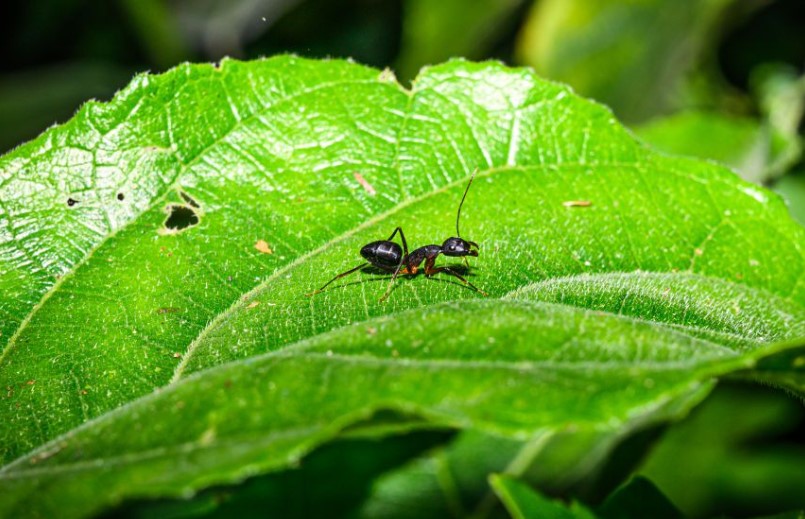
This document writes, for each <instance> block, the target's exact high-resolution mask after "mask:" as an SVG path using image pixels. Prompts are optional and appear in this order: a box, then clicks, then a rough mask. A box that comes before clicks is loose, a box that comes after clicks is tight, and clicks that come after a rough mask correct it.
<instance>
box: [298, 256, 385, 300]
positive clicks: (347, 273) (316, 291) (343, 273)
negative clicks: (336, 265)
mask: <svg viewBox="0 0 805 519" xmlns="http://www.w3.org/2000/svg"><path fill="white" fill-rule="evenodd" d="M368 264H369V263H367V262H364V263H361V264H360V265H358V266H357V267H355V268H352V269H349V270H347V271H346V272H342V273H340V274H339V275H337V276H336V277H334V278H333V279H331V280H330V281H328V282H327V283H325V284H323V285H322V286H321V288H320V289H318V290H314V291H313V292H310V293H309V294H305V295H306V296H308V297H311V296H315V295H316V294H318V293H319V292H321V291H322V290H324V289H325V288H326V287H327V285H329V284H330V283H332V282H333V281H335V280H336V279H340V278H342V277H344V276H348V275H350V274H352V273H353V272H355V271H356V270H360V269H362V268H363V267H365V266H366V265H368Z"/></svg>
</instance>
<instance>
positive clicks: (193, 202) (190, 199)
mask: <svg viewBox="0 0 805 519" xmlns="http://www.w3.org/2000/svg"><path fill="white" fill-rule="evenodd" d="M179 196H181V197H182V200H184V201H185V202H187V204H188V205H190V206H192V207H195V208H196V209H198V208H200V207H201V206H200V205H198V202H196V200H195V199H194V198H193V197H192V196H190V195H188V194H187V193H185V192H184V191H179Z"/></svg>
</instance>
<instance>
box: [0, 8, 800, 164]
mask: <svg viewBox="0 0 805 519" xmlns="http://www.w3.org/2000/svg"><path fill="white" fill-rule="evenodd" d="M540 3H541V2H540V1H539V0H537V1H536V2H534V1H529V0H493V1H489V0H476V1H472V0H470V1H466V0H465V1H457V0H444V1H442V0H440V1H430V0H344V1H338V2H336V1H328V0H234V1H224V0H116V1H89V0H38V1H35V2H29V1H11V2H4V3H3V4H4V5H3V7H0V24H1V25H2V28H1V30H0V48H2V49H3V66H2V72H0V122H1V123H2V124H0V152H2V151H6V150H8V149H10V148H12V147H14V146H16V145H18V144H20V143H22V142H24V141H26V140H29V139H31V138H33V137H35V136H36V135H37V134H39V133H40V132H41V131H42V130H43V129H45V128H46V127H48V126H50V125H51V124H53V123H56V122H63V121H65V120H66V119H68V118H69V117H70V116H71V115H72V114H73V113H74V112H75V110H76V109H77V108H78V107H79V106H80V104H81V103H82V102H84V101H86V100H87V99H90V98H96V99H99V100H106V99H109V98H110V97H111V96H112V95H113V94H114V92H115V91H117V90H118V89H120V88H121V87H122V86H124V85H125V84H126V83H127V82H128V81H129V80H130V78H131V76H132V75H133V74H134V73H136V72H142V71H151V72H161V71H164V70H166V69H168V68H170V67H172V66H174V65H176V64H177V63H180V62H182V61H193V62H201V61H217V60H219V59H221V58H222V57H224V56H233V57H237V58H241V59H250V58H257V57H260V56H268V55H272V54H277V53H283V52H292V53H296V54H300V55H303V56H311V57H328V56H331V57H352V58H353V59H355V60H356V61H358V62H361V63H365V64H368V65H373V66H376V67H391V68H392V69H393V70H395V72H396V73H397V75H398V77H399V78H400V80H402V81H403V82H407V81H410V79H411V78H412V77H413V76H414V75H415V74H416V71H417V70H418V69H419V68H420V67H421V66H423V65H426V64H428V63H436V62H439V61H443V60H445V59H447V58H449V57H451V56H464V57H468V58H471V59H485V58H495V59H500V60H502V61H504V62H506V63H508V64H513V65H522V64H529V65H533V66H535V67H536V68H537V70H538V71H540V72H541V73H543V74H545V75H548V76H553V77H555V78H556V79H559V80H564V81H566V82H570V83H571V84H572V85H573V86H574V87H576V88H577V90H579V91H580V93H582V94H584V95H588V96H591V97H598V98H600V100H602V101H604V102H607V104H610V106H613V108H614V109H615V110H616V113H618V114H619V115H620V116H621V117H622V118H623V119H625V120H626V122H640V121H642V120H645V119H648V118H650V117H651V116H654V115H657V114H662V113H667V112H668V111H669V109H673V108H683V107H684V106H682V105H684V104H688V105H704V106H715V107H717V108H718V109H719V110H724V111H727V112H730V113H738V114H748V115H757V114H758V113H759V110H758V106H757V103H756V101H755V100H754V99H753V97H752V92H751V84H750V82H751V81H750V78H751V76H752V74H753V72H754V71H755V70H756V69H757V68H758V66H759V65H762V64H764V63H786V64H789V65H790V66H791V67H792V68H793V70H795V71H796V72H797V73H799V74H801V73H802V72H803V65H804V64H805V36H803V34H805V2H802V1H800V0H778V1H758V0H739V1H734V2H730V1H721V2H718V4H720V5H723V6H726V7H718V8H713V9H711V10H710V11H709V12H701V11H706V10H703V9H700V8H699V7H697V6H695V2H690V1H685V0H679V1H673V2H672V1H667V0H666V1H658V0H655V1H654V2H648V4H653V7H651V6H650V8H649V9H648V10H647V9H645V8H641V9H642V12H641V14H640V16H642V17H643V20H640V19H637V18H636V19H635V20H634V25H635V26H637V25H638V24H645V20H646V19H649V20H651V19H652V18H654V19H655V21H656V23H659V24H664V26H667V27H669V30H670V31H671V32H670V34H669V37H668V38H665V40H666V41H662V42H660V43H659V46H664V47H665V48H660V49H659V51H658V49H657V47H658V45H657V44H654V43H652V42H643V43H642V45H643V47H644V48H643V49H639V50H638V52H645V53H647V54H649V56H648V57H650V58H651V59H650V60H649V61H650V62H652V63H655V64H656V63H662V62H664V61H666V62H671V60H674V59H677V60H678V59H679V58H678V57H675V56H674V52H675V47H676V48H679V47H681V46H684V45H687V44H688V43H689V41H690V40H691V39H694V38H696V37H698V36H696V35H695V34H690V33H687V32H685V29H686V27H689V26H690V25H691V24H692V23H696V20H697V19H704V18H706V17H709V18H715V20H710V21H706V22H703V23H706V24H707V25H708V27H706V28H705V30H704V31H705V32H706V33H707V34H705V35H704V37H703V38H704V39H706V42H705V43H703V44H701V45H698V47H699V48H697V49H695V50H694V51H693V52H692V54H693V55H692V56H688V57H687V58H686V59H687V61H686V62H685V64H684V66H683V68H684V69H685V70H684V71H683V74H684V75H685V76H687V77H692V76H697V75H698V76H699V77H701V76H702V75H703V76H704V77H705V80H704V81H703V83H705V84H709V86H707V87H705V88H702V90H706V89H707V88H709V89H712V90H715V94H713V93H711V94H710V99H706V97H707V96H706V95H698V96H696V99H693V100H691V99H687V100H685V102H684V103H682V104H680V103H677V104H676V105H675V106H669V105H668V104H667V103H665V102H660V100H659V98H658V99H657V102H656V103H655V102H654V100H653V99H651V92H649V93H648V94H649V95H648V98H647V99H646V100H645V101H646V103H647V104H648V105H649V106H653V107H654V108H650V109H648V110H643V111H641V112H640V113H634V112H633V111H630V110H629V109H628V108H624V107H620V106H618V104H619V103H618V97H617V95H616V94H613V93H612V92H611V91H609V92H607V91H603V92H601V91H596V89H595V88H590V87H589V85H585V84H584V83H583V82H581V81H575V82H576V83H577V84H573V83H574V79H576V78H575V77H574V76H573V74H572V73H568V72H567V70H568V67H573V66H578V67H584V66H585V63H583V62H581V63H578V64H574V63H573V62H572V60H571V61H569V62H566V63H565V64H566V67H565V68H564V69H563V68H562V67H558V66H555V65H553V66H552V65H546V64H545V60H542V62H541V61H540V59H538V58H534V57H533V56H532V55H530V51H529V49H528V46H529V41H531V40H532V39H533V35H534V33H535V32H539V31H540V30H542V29H544V26H545V25H546V24H545V23H541V22H540V17H542V19H545V18H546V17H548V16H550V14H546V12H545V11H546V10H547V9H542V11H541V10H540V8H541V6H540V5H539V4H540ZM569 3H570V4H573V3H575V4H582V5H584V4H587V7H586V9H587V10H588V11H591V12H592V13H593V14H594V16H593V19H592V21H591V22H590V24H591V25H595V24H598V25H599V27H598V28H596V27H591V28H590V31H589V32H590V33H591V34H595V35H597V38H598V40H599V42H600V45H601V46H602V47H606V46H607V45H611V41H610V40H611V39H612V38H618V37H621V36H622V37H627V38H628V33H629V31H630V28H629V27H628V26H627V27H626V28H624V26H623V25H617V23H613V24H612V26H611V31H610V33H611V38H608V37H607V28H606V27H603V28H602V27H600V25H601V23H602V22H600V21H601V20H607V19H610V18H613V17H609V18H608V15H607V12H606V10H607V9H609V10H610V11H612V10H613V9H615V8H613V7H612V6H613V5H615V6H617V4H618V3H617V2H606V1H592V0H590V1H587V2H583V1H576V2H569ZM628 3H629V2H625V3H624V2H622V3H621V4H628ZM646 3H647V2H642V4H646ZM715 3H716V2H712V1H708V0H703V1H702V2H700V4H715ZM610 4H612V5H610ZM674 5H676V6H677V7H674ZM543 7H544V6H543ZM675 9H676V10H680V9H682V10H687V11H688V12H689V13H690V16H692V17H693V18H692V19H691V20H692V21H691V20H688V21H686V22H685V24H684V25H682V26H681V27H680V29H679V30H678V31H677V33H676V34H675V33H674V32H673V30H674V25H673V19H674V17H675V16H681V15H680V14H679V13H677V12H676V11H675ZM595 11H601V12H595ZM696 17H698V18H696ZM535 20H536V22H535ZM628 22H629V21H628V20H627V21H626V23H627V24H628ZM540 25H541V26H540ZM548 25H550V23H548ZM535 26H537V27H536V28H535ZM583 29H584V28H583V27H582V30H583ZM657 34H658V36H657V38H658V39H662V35H661V34H659V32H658V33H657ZM560 43H562V44H564V42H560ZM570 43H571V44H572V43H573V42H570ZM595 44H596V42H594V41H593V42H590V45H593V46H594V45H595ZM564 51H565V50H564V49H561V50H559V51H554V54H558V53H559V52H564ZM652 53H653V55H651V54H652ZM557 59H560V60H561V59H562V57H561V56H558V58H557ZM563 66H564V65H563ZM586 67H587V68H588V69H589V68H590V65H589V64H586ZM641 67H642V69H641ZM651 67H652V65H651V63H641V62H640V60H639V59H638V60H635V66H634V67H632V68H625V69H623V70H617V69H615V70H613V69H611V68H606V61H605V60H604V61H603V62H602V64H601V68H602V69H601V71H600V74H602V75H604V74H613V75H617V74H618V73H623V74H624V76H625V77H624V78H623V81H624V82H631V83H638V82H639V80H640V78H641V77H642V76H651V75H652V74H654V75H656V70H652V69H651ZM593 72H595V71H593ZM697 80H698V79H697ZM673 82H674V81H673V79H672V80H669V81H668V83H669V88H675V87H674V85H671V84H670V83H673ZM700 82H702V81H700ZM714 85H715V86H714ZM725 99H729V102H725Z"/></svg>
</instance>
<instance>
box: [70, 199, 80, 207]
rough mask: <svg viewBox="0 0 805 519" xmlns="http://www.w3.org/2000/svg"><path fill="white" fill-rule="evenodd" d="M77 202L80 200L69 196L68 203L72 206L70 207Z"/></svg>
mask: <svg viewBox="0 0 805 519" xmlns="http://www.w3.org/2000/svg"><path fill="white" fill-rule="evenodd" d="M77 203H78V200H76V199H75V198H68V199H67V205H68V206H70V207H73V206H74V205H75V204H77Z"/></svg>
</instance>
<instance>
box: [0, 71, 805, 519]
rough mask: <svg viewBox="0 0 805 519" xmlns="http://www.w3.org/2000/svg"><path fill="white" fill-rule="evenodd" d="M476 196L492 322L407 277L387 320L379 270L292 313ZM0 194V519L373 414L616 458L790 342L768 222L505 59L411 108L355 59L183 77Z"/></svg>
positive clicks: (798, 272) (796, 302)
mask: <svg viewBox="0 0 805 519" xmlns="http://www.w3.org/2000/svg"><path fill="white" fill-rule="evenodd" d="M476 169H477V170H478V174H477V176H476V177H475V178H476V180H475V182H474V183H473V185H472V190H471V192H470V193H469V195H468V196H467V200H466V204H465V206H464V208H463V211H462V222H461V228H462V230H463V233H464V236H465V237H467V238H468V239H472V240H474V241H477V242H479V243H480V244H481V255H480V257H479V258H478V259H477V261H473V267H472V268H471V270H470V271H469V273H468V275H469V277H470V279H471V280H472V282H473V283H474V284H477V285H478V286H479V287H481V288H482V289H483V290H485V291H486V292H488V293H489V297H487V298H481V296H479V294H478V293H476V292H473V291H471V290H468V289H467V288H466V287H464V286H462V285H461V284H460V283H459V282H457V281H456V280H455V279H454V278H449V277H445V276H436V277H435V278H433V279H431V280H428V279H424V278H422V277H414V278H411V277H406V278H404V279H400V280H399V281H398V283H397V285H396V288H395V290H394V291H393V292H392V293H391V297H390V298H389V300H388V301H387V302H385V303H380V302H378V299H379V298H380V296H381V295H382V294H383V292H384V290H385V288H386V285H387V279H388V276H380V277H379V276H376V275H372V274H371V273H357V274H354V277H352V278H347V279H344V280H343V281H339V282H337V283H334V284H333V285H332V286H331V287H330V288H328V290H326V291H324V292H323V293H321V294H318V295H316V296H315V297H312V298H309V297H306V296H305V294H306V293H309V292H311V291H312V290H314V289H315V288H317V287H320V286H321V285H322V284H323V283H324V282H326V281H327V280H328V279H330V278H331V277H332V276H333V275H334V274H336V273H338V272H341V271H344V270H346V269H348V268H350V267H353V266H355V265H357V264H358V263H359V256H358V253H357V251H358V250H359V249H360V247H361V246H362V245H363V244H365V243H367V242H370V241H372V240H376V239H382V238H385V237H387V236H388V235H389V234H390V233H391V231H392V230H393V229H394V228H395V227H396V226H402V228H403V229H404V230H405V232H406V235H407V237H408V240H409V243H410V244H411V245H412V246H418V245H422V244H426V243H441V241H442V240H444V239H445V238H446V237H447V236H449V235H451V234H452V232H453V223H454V219H455V214H456V207H457V203H458V201H459V200H460V198H461V195H462V192H463V190H464V188H465V186H466V183H467V180H468V178H469V176H470V175H471V174H472V172H473V171H474V170H476ZM0 172H2V182H0V200H2V204H1V205H0V210H2V214H0V222H2V231H1V232H0V239H2V243H1V244H0V265H2V269H0V288H2V290H0V294H2V295H0V312H2V314H3V316H4V319H3V321H2V330H1V331H2V336H1V337H2V340H4V341H7V342H6V343H5V347H4V349H3V353H2V357H0V382H1V383H2V387H4V388H6V392H5V394H4V396H3V398H2V407H0V445H2V447H3V451H4V460H5V461H6V462H8V461H11V460H13V459H15V458H16V461H14V462H12V463H10V464H8V465H7V466H6V467H5V468H4V469H2V472H0V485H1V487H2V488H0V490H2V491H0V510H3V511H6V513H11V512H10V511H11V510H14V511H15V513H22V511H23V510H24V511H26V512H27V513H29V514H35V513H43V514H49V513H53V511H54V510H58V511H59V514H60V515H63V516H76V515H82V514H85V513H90V512H92V511H95V510H98V509H100V508H103V507H105V506H109V505H111V504H114V503H117V502H119V501H120V500H121V499H124V498H126V499H127V498H133V497H147V496H175V495H186V494H187V493H189V492H192V491H194V490H196V489H199V488H204V487H206V486H209V485H211V484H217V483H226V482H233V481H240V480H242V479H243V478H245V477H247V476H249V475H253V474H256V473H260V472H264V471H267V470H275V469H281V468H285V467H287V466H288V465H289V464H291V463H293V462H295V460H298V459H299V458H300V457H301V456H303V455H304V454H305V453H306V452H308V451H309V450H310V449H312V448H314V447H316V446H318V445H320V444H321V443H322V442H326V441H328V440H330V439H332V438H333V437H335V436H337V435H339V434H340V433H341V432H342V431H343V430H344V429H345V428H348V427H349V426H350V425H352V424H354V423H355V422H356V421H367V422H368V423H367V425H366V429H365V430H366V431H371V430H372V429H371V428H372V426H371V417H373V416H375V414H376V413H378V412H382V411H383V410H392V411H396V412H400V413H402V414H403V415H413V416H414V417H415V418H417V419H418V420H420V421H425V422H430V424H431V425H435V426H441V427H453V428H472V429H478V430H480V431H483V432H485V433H487V434H494V435H498V436H503V437H507V438H514V439H528V438H532V437H534V435H536V434H537V433H539V432H546V431H555V430H564V429H566V428H578V429H581V430H591V431H619V430H621V429H622V428H626V429H628V428H630V427H633V426H634V425H635V424H637V423H643V422H645V421H646V420H655V421H656V420H662V419H667V418H669V417H670V416H676V415H677V414H678V412H679V407H680V406H681V407H682V408H687V407H685V406H689V405H691V404H692V403H693V402H694V401H695V399H691V397H690V395H691V394H698V395H701V394H704V393H705V392H706V391H707V389H708V388H710V387H711V386H712V378H713V377H718V376H721V375H725V374H730V373H734V372H736V371H737V370H746V369H751V367H752V366H754V365H755V364H756V363H757V362H758V361H759V360H761V359H763V358H765V357H767V356H769V355H772V354H775V353H778V352H784V351H786V350H788V349H790V348H793V347H796V346H797V345H798V344H801V339H802V337H803V336H805V331H804V330H803V327H805V318H803V316H804V315H805V309H803V305H805V283H803V282H802V281H801V280H802V272H803V271H805V264H804V263H803V258H802V245H803V241H804V240H803V237H804V234H803V229H802V228H801V227H800V226H799V225H798V224H796V223H795V222H793V221H792V220H791V219H790V218H789V217H788V215H787V212H786V209H785V207H784V205H783V204H782V203H781V201H780V200H779V199H777V198H776V197H775V196H774V195H773V194H771V193H769V192H767V191H765V190H763V189H762V188H758V187H755V186H752V185H751V184H748V183H745V182H742V181H741V180H739V179H738V178H736V177H735V176H734V175H733V174H732V173H731V172H729V171H728V170H726V169H724V168H721V167H719V166H716V165H713V164H708V163H701V162H697V161H694V160H687V159H681V158H672V157H666V156H661V155H657V154H655V153H654V152H653V151H651V150H649V149H647V148H645V147H643V146H642V145H641V144H640V143H638V142H636V141H635V140H634V139H633V138H632V136H631V135H630V134H629V132H627V131H625V130H624V129H623V128H622V127H621V126H619V125H618V124H617V123H616V121H615V120H614V119H613V118H612V116H611V114H610V113H609V112H608V111H607V110H606V109H605V108H603V107H601V106H599V105H596V104H593V103H590V102H588V101H585V100H583V99H580V98H578V97H576V96H574V95H573V94H572V93H571V92H570V91H569V89H568V88H567V87H563V86H560V85H556V84H553V83H548V82H545V81H542V80H540V79H539V78H537V77H536V76H535V75H534V74H533V73H532V72H531V71H529V70H523V69H509V68H506V67H504V66H502V65H500V64H496V63H482V64H474V63H467V62H464V61H452V62H449V63H447V64H444V65H440V66H438V67H433V68H430V69H426V70H425V71H423V72H422V74H421V75H420V76H419V78H418V79H417V81H416V82H415V85H414V88H413V90H412V91H410V92H409V91H406V90H404V89H402V88H401V87H400V86H399V85H398V84H397V83H396V82H395V81H393V78H391V77H390V76H389V74H388V73H385V72H380V71H377V70H373V69H369V68H366V67H361V66H359V65H355V64H352V63H349V62H344V61H308V60H303V59H299V58H293V57H278V58H273V59H269V60H263V61H257V62H251V63H240V62H235V61H225V62H224V63H223V64H222V65H221V66H220V67H213V66H209V65H184V66H181V67H179V68H177V69H175V70H173V71H171V72H168V73H166V74H163V75H159V76H140V77H138V78H137V79H135V80H134V82H133V83H132V84H131V85H130V86H129V87H128V88H127V89H125V90H124V91H123V92H121V93H120V94H119V95H118V96H117V97H116V98H115V99H114V100H113V101H112V102H110V103H108V104H97V103H90V104H88V105H86V106H85V107H84V108H83V109H82V110H81V111H80V112H79V113H78V114H77V115H76V117H75V118H74V119H73V120H72V121H70V122H69V123H67V124H66V125H64V126H61V127H56V128H54V129H52V130H49V131H48V132H47V133H45V134H44V135H43V136H41V137H40V138H39V139H37V140H36V141H33V142H32V143H29V144H28V145H25V146H22V147H20V148H18V149H16V150H14V151H13V152H12V153H10V154H8V155H6V156H5V157H3V158H2V159H0ZM71 200H72V202H70V201H71ZM68 202H70V203H68ZM567 202H570V203H567ZM579 202H584V203H579ZM166 211H167V212H169V213H171V214H170V215H169V216H166V214H165V212H166ZM179 221H184V222H185V224H188V225H189V226H188V227H187V228H185V229H183V230H182V231H181V232H177V230H176V229H167V228H166V227H165V224H166V223H167V224H168V227H171V228H172V227H175V226H176V225H177V222H179ZM772 230H773V231H772ZM263 242H265V243H263ZM785 341H788V342H785ZM679 402H685V404H684V406H683V405H682V404H679ZM672 409H673V410H674V411H673V412H672V411H671V410H672ZM381 429H382V427H381ZM101 489H103V490H102V491H101ZM34 496H35V498H34ZM33 501H35V502H33Z"/></svg>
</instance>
